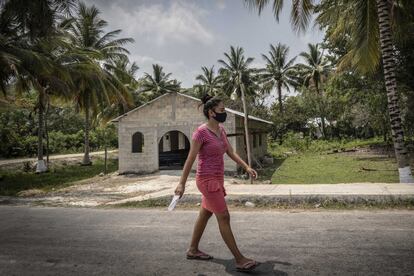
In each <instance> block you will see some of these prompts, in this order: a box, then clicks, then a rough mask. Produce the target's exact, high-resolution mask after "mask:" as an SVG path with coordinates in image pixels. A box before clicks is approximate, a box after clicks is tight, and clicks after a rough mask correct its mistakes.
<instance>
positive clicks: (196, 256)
mask: <svg viewBox="0 0 414 276" xmlns="http://www.w3.org/2000/svg"><path fill="white" fill-rule="evenodd" d="M187 259H189V260H210V259H213V256H211V255H208V254H206V253H204V252H202V251H200V250H198V252H197V253H196V254H191V255H189V254H188V252H187Z"/></svg>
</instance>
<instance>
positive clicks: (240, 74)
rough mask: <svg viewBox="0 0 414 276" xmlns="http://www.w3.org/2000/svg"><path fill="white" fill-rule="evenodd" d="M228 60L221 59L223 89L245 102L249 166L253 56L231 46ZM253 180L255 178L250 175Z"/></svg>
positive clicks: (220, 71)
mask: <svg viewBox="0 0 414 276" xmlns="http://www.w3.org/2000/svg"><path fill="white" fill-rule="evenodd" d="M224 56H225V57H226V61H225V60H222V59H219V60H218V62H219V63H220V64H221V66H222V67H221V68H220V69H219V73H220V75H221V76H222V80H223V89H224V91H225V92H227V93H228V94H230V95H231V98H233V99H235V98H236V97H240V98H241V100H242V103H243V112H244V132H245V139H246V150H247V160H248V164H249V166H251V164H252V154H251V149H250V139H249V128H248V113H249V112H248V110H247V104H246V97H247V96H248V95H252V94H254V89H252V88H253V87H254V85H255V83H254V76H253V74H254V70H253V69H252V68H250V64H251V63H252V61H253V58H251V57H248V58H245V56H244V50H243V48H241V47H237V48H234V47H233V46H231V47H230V53H224ZM250 181H251V182H253V178H252V177H250Z"/></svg>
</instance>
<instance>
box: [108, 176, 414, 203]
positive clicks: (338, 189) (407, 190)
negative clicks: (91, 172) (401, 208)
mask: <svg viewBox="0 0 414 276" xmlns="http://www.w3.org/2000/svg"><path fill="white" fill-rule="evenodd" d="M225 189H226V193H227V196H230V197H232V196H235V197H237V196H250V197H252V196H253V197H254V196H273V197H278V196H281V197H286V196H292V197H295V196H301V197H303V196H322V197H333V198H334V197H338V196H339V197H343V196H351V197H352V196H362V197H364V196H379V197H384V196H385V197H386V196H409V197H411V196H412V197H414V183H413V184H401V183H344V184H308V185H303V184H282V185H276V184H253V185H249V184H227V185H225ZM174 190H175V187H173V188H170V189H165V190H162V191H157V192H154V193H150V194H146V195H142V196H137V197H132V198H127V199H123V200H119V201H112V202H109V203H107V205H113V204H121V203H126V202H134V201H143V200H147V199H154V198H160V197H165V196H172V195H173V194H174ZM195 195H196V196H200V195H201V194H200V192H199V191H198V189H197V187H196V185H195V180H191V179H189V180H188V181H187V186H186V190H185V193H184V196H183V198H184V197H189V196H195Z"/></svg>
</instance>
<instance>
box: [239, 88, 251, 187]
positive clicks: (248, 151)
mask: <svg viewBox="0 0 414 276" xmlns="http://www.w3.org/2000/svg"><path fill="white" fill-rule="evenodd" d="M241 96H242V102H243V111H244V132H245V135H246V149H247V164H248V165H249V167H251V166H252V156H251V152H250V139H249V127H248V125H247V122H248V118H247V106H246V98H245V95H244V89H243V88H242V89H241ZM249 178H250V183H253V178H252V177H251V176H250V174H249Z"/></svg>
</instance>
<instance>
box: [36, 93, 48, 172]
mask: <svg viewBox="0 0 414 276" xmlns="http://www.w3.org/2000/svg"><path fill="white" fill-rule="evenodd" d="M44 98H45V93H44V90H43V88H39V99H38V101H39V102H38V104H39V122H38V124H39V129H38V131H37V164H36V173H42V172H45V171H47V167H46V164H45V160H43V132H44V123H43V115H44V114H43V112H44V101H45V100H44Z"/></svg>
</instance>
